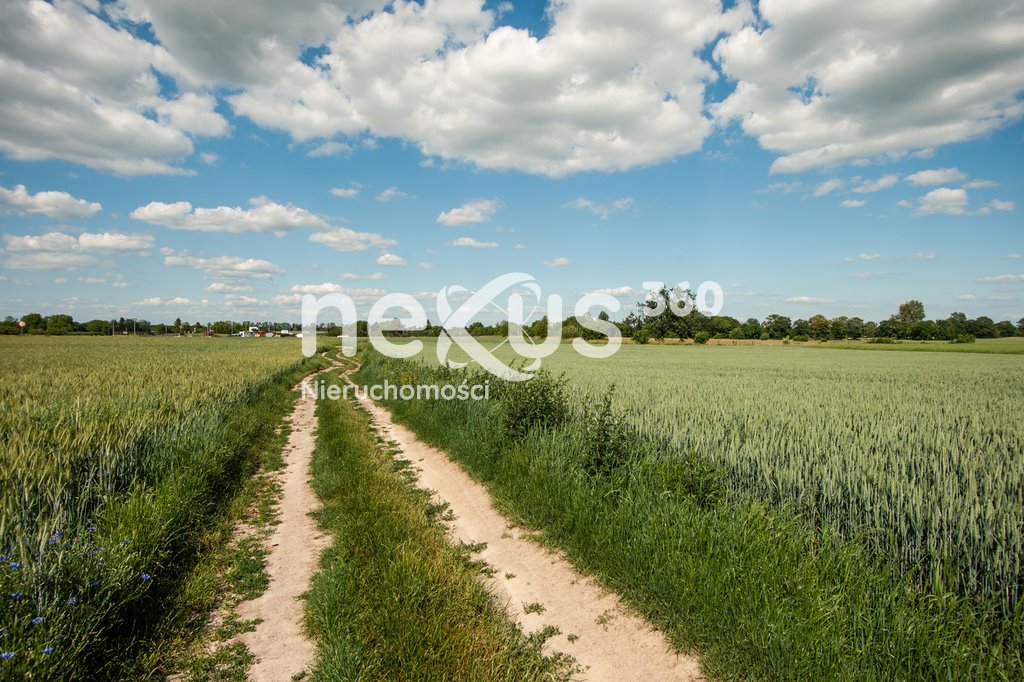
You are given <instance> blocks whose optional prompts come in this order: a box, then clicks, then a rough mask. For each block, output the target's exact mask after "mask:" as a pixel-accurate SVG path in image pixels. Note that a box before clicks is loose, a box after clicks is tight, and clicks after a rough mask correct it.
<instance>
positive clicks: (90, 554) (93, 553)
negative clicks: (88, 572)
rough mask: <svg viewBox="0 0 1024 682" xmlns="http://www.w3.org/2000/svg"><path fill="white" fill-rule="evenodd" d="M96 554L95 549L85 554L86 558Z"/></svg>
mask: <svg viewBox="0 0 1024 682" xmlns="http://www.w3.org/2000/svg"><path fill="white" fill-rule="evenodd" d="M95 554H96V550H95V549H90V550H89V551H88V552H86V553H85V555H86V556H93V555H95Z"/></svg>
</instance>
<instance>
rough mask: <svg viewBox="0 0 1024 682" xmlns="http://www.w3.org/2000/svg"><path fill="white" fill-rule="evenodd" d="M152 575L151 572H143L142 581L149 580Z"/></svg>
mask: <svg viewBox="0 0 1024 682" xmlns="http://www.w3.org/2000/svg"><path fill="white" fill-rule="evenodd" d="M151 577H152V576H151V575H150V574H149V573H143V574H142V582H146V581H147V580H149V579H150V578H151Z"/></svg>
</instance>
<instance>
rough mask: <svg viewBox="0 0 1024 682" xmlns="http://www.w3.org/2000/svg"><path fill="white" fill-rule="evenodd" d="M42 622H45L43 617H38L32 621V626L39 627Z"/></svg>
mask: <svg viewBox="0 0 1024 682" xmlns="http://www.w3.org/2000/svg"><path fill="white" fill-rule="evenodd" d="M42 622H43V617H42V616H36V617H35V618H33V619H32V625H39V624H40V623H42Z"/></svg>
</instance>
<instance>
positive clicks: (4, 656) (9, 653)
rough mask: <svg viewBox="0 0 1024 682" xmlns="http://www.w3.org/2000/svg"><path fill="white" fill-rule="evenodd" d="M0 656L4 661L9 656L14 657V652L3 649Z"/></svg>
mask: <svg viewBox="0 0 1024 682" xmlns="http://www.w3.org/2000/svg"><path fill="white" fill-rule="evenodd" d="M0 658H2V659H3V660H5V661H6V660H7V659H9V658H14V652H13V651H4V652H3V653H0Z"/></svg>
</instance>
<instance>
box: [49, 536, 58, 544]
mask: <svg viewBox="0 0 1024 682" xmlns="http://www.w3.org/2000/svg"><path fill="white" fill-rule="evenodd" d="M47 542H49V543H50V544H51V545H56V544H57V536H56V535H54V536H53V537H51V538H50V539H49V540H48V541H47Z"/></svg>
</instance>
